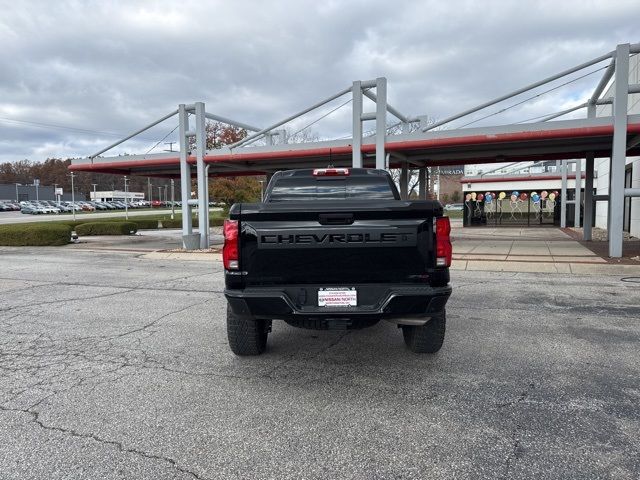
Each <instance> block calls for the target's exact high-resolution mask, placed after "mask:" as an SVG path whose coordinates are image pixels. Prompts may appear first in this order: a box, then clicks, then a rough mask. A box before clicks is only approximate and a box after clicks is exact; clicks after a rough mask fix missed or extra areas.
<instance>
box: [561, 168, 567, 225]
mask: <svg viewBox="0 0 640 480" xmlns="http://www.w3.org/2000/svg"><path fill="white" fill-rule="evenodd" d="M561 168H562V189H561V191H560V228H566V227H567V161H566V160H562V167H561Z"/></svg>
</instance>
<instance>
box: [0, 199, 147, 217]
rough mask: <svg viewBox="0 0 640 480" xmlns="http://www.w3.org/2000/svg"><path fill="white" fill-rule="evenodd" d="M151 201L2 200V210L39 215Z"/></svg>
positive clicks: (143, 204) (134, 205) (141, 205)
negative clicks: (126, 202)
mask: <svg viewBox="0 0 640 480" xmlns="http://www.w3.org/2000/svg"><path fill="white" fill-rule="evenodd" d="M149 206H150V203H149V202H147V201H144V200H141V201H135V202H129V203H128V204H127V205H125V202H120V201H112V202H89V201H78V202H67V201H65V202H54V201H51V200H39V201H35V200H31V201H26V200H25V201H22V202H19V203H17V202H8V201H5V202H0V212H10V211H21V212H22V213H24V214H31V215H39V214H48V213H62V212H66V213H70V212H73V211H74V210H75V211H76V212H81V211H84V212H94V211H96V210H124V209H125V208H127V207H128V208H144V207H149Z"/></svg>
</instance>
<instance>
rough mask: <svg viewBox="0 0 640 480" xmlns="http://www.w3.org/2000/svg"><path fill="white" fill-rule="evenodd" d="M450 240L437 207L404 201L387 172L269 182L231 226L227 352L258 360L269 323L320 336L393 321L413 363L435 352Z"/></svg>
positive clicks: (283, 176)
mask: <svg viewBox="0 0 640 480" xmlns="http://www.w3.org/2000/svg"><path fill="white" fill-rule="evenodd" d="M449 232H450V225H449V218H448V217H445V216H443V213H442V206H441V205H440V203H439V202H436V201H429V200H427V201H402V200H400V196H399V194H398V191H397V189H396V187H395V185H394V183H393V181H392V179H391V176H390V175H389V174H388V173H387V172H386V171H384V170H373V169H359V168H353V169H348V168H324V169H315V170H289V171H282V172H278V173H276V174H274V175H273V177H272V178H271V181H270V182H269V185H268V187H267V189H266V192H265V198H264V201H263V202H262V203H238V204H235V205H233V207H232V208H231V210H230V212H229V220H226V221H225V223H224V238H225V243H224V248H223V263H224V268H225V292H224V293H225V296H226V298H227V301H228V305H227V333H228V338H229V345H230V347H231V350H232V351H233V352H234V353H235V354H237V355H258V354H260V353H262V352H263V351H264V350H265V348H266V344H267V336H268V334H269V332H270V331H271V324H272V321H273V320H283V321H285V322H287V323H288V324H289V325H293V326H296V327H301V328H309V329H318V330H334V329H338V330H345V329H358V328H364V327H369V326H372V325H374V324H376V323H377V322H378V321H380V320H388V321H391V322H393V323H396V324H397V325H398V326H399V327H402V332H403V335H404V340H405V343H406V345H407V346H408V347H409V349H410V350H412V351H413V352H417V353H435V352H437V351H438V350H440V347H441V346H442V343H443V341H444V334H445V323H446V320H445V304H446V303H447V300H448V299H449V295H450V294H451V286H450V285H449V266H450V264H451V241H450V238H449Z"/></svg>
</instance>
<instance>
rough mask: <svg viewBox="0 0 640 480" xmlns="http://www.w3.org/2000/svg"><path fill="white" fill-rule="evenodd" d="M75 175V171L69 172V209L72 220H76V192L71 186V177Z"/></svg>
mask: <svg viewBox="0 0 640 480" xmlns="http://www.w3.org/2000/svg"><path fill="white" fill-rule="evenodd" d="M75 176H76V174H75V173H73V172H71V207H72V208H71V211H72V212H73V221H74V222H75V221H76V192H75V189H74V188H73V178H74V177H75Z"/></svg>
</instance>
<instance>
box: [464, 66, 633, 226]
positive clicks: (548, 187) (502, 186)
mask: <svg viewBox="0 0 640 480" xmlns="http://www.w3.org/2000/svg"><path fill="white" fill-rule="evenodd" d="M629 83H630V84H632V85H634V84H639V83H640V56H639V55H633V56H631V57H629ZM614 89H615V82H611V85H610V86H609V87H608V88H607V89H606V90H605V92H604V94H603V97H604V98H607V97H612V96H613V95H614ZM627 112H628V114H629V115H632V114H640V95H639V94H630V95H629V103H628V108H627ZM611 115H612V106H611V105H610V104H605V105H600V106H598V107H597V108H596V116H597V117H608V116H611ZM625 163H626V165H625V177H624V178H625V181H624V186H625V188H629V189H638V188H640V157H637V156H629V157H627V158H626V162H625ZM578 166H579V167H580V169H579V172H580V173H579V181H578V182H577V181H576V170H577V167H578ZM562 168H563V162H561V161H542V162H534V161H532V162H527V163H522V162H520V163H495V164H481V165H466V166H465V169H464V177H463V178H462V179H461V180H460V181H461V183H462V192H463V198H468V197H467V195H474V196H475V198H476V199H477V195H479V194H482V195H483V197H484V195H485V194H486V193H494V194H495V196H499V195H500V193H504V198H503V199H502V200H499V199H498V202H497V203H494V204H493V205H492V207H493V211H494V212H497V213H498V214H497V215H493V216H490V217H491V218H490V221H489V222H486V223H488V224H489V225H492V224H493V223H496V224H498V223H500V221H501V220H504V221H505V222H506V224H514V220H515V219H520V220H521V221H519V222H517V223H519V224H524V223H527V224H529V225H531V224H532V222H531V220H529V218H528V216H527V215H526V214H525V213H524V212H538V211H539V210H544V208H545V206H546V207H547V210H548V209H549V206H547V205H546V203H544V202H537V203H536V202H533V200H532V198H531V196H532V194H535V195H537V196H539V195H540V194H541V193H542V192H547V195H545V197H547V196H548V195H549V194H550V193H554V192H555V193H556V195H554V197H558V198H554V201H553V207H554V208H555V207H557V206H559V205H560V203H559V202H560V192H561V191H562ZM566 168H567V174H566V175H567V184H566V188H567V204H568V205H567V207H568V211H567V215H566V225H567V226H573V225H574V223H575V216H574V215H575V206H574V204H573V203H570V202H574V201H575V192H576V190H575V189H576V184H577V183H578V184H579V186H580V209H579V211H578V215H579V216H580V215H584V211H585V209H584V198H585V196H584V189H585V183H586V174H585V161H584V160H570V161H568V162H567V165H566ZM609 171H610V158H608V157H605V158H596V159H595V161H594V178H593V191H594V194H595V200H596V201H595V209H594V211H593V212H594V213H593V220H594V225H595V226H596V227H598V228H602V229H605V230H606V229H607V228H608V204H607V202H608V201H607V198H606V197H607V196H608V194H609V180H610V177H609ZM515 192H517V193H518V196H517V198H516V199H515V201H511V200H512V199H511V195H512V194H513V193H515ZM523 193H524V194H525V195H526V197H521V196H522V194H523ZM536 198H538V197H536ZM468 202H469V204H468V209H469V210H470V211H474V212H476V213H478V212H480V210H479V209H478V208H477V206H476V205H475V203H476V201H475V199H474V200H471V198H469V200H468ZM512 208H514V209H517V210H518V211H520V212H523V214H522V215H521V216H518V215H515V216H514V215H511V209H512ZM501 212H502V213H503V214H502V215H499V214H500V213H501ZM482 213H484V212H482ZM531 215H532V217H536V215H535V214H534V213H532V214H531ZM536 218H540V215H537V217H536ZM549 218H550V219H552V218H553V219H555V220H556V221H555V224H559V223H560V220H559V218H560V216H559V213H557V214H556V215H555V216H552V215H549ZM580 218H582V217H580ZM492 220H493V222H492ZM525 221H526V222H525ZM550 223H551V222H550ZM469 224H470V225H471V224H478V225H483V224H485V222H474V223H472V222H469ZM537 224H538V222H533V225H537ZM580 224H582V222H580ZM623 231H624V232H626V233H628V234H630V235H632V236H634V237H639V238H640V197H630V196H629V197H625V200H624V216H623Z"/></svg>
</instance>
